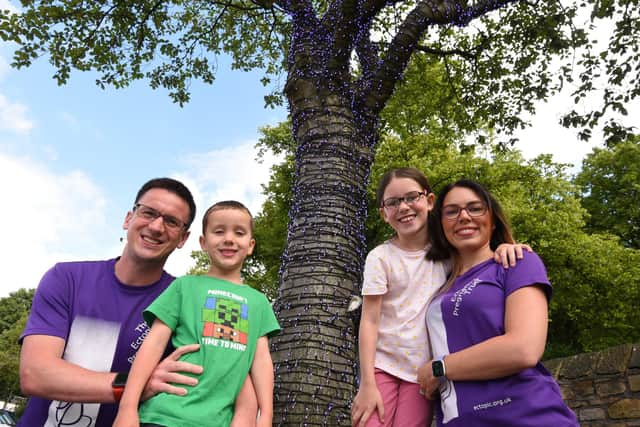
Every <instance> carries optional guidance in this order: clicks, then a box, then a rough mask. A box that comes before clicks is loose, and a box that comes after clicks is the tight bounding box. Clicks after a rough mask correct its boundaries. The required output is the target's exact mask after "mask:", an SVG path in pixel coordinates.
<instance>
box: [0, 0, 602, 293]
mask: <svg viewBox="0 0 640 427" xmlns="http://www.w3.org/2000/svg"><path fill="white" fill-rule="evenodd" d="M6 1H7V0H0V10H1V9H4V8H5V7H6V6H7V3H6ZM10 62H11V46H10V45H7V44H4V45H2V44H0V180H1V182H2V185H0V196H2V200H3V204H2V209H0V224H2V225H3V226H4V230H5V233H3V235H4V236H5V239H4V242H3V244H2V245H0V259H2V261H3V262H2V273H3V277H4V280H3V281H2V282H1V283H0V297H2V296H6V295H8V293H9V292H12V291H15V290H17V289H19V288H22V287H26V288H32V287H35V286H37V284H38V281H39V279H40V277H41V276H42V274H43V273H44V272H45V271H46V269H48V268H49V267H50V266H51V265H53V264H54V263H55V262H57V261H64V260H78V259H101V258H109V257H114V256H117V255H119V253H120V252H121V248H122V243H121V242H120V238H121V237H123V236H124V232H123V230H122V221H123V219H124V216H125V214H126V212H127V210H128V209H130V207H131V204H132V203H133V198H134V196H135V193H136V191H137V189H138V188H139V186H140V185H141V184H142V183H144V182H145V181H146V180H148V179H150V178H153V177H157V176H171V177H174V178H178V179H180V180H182V181H183V182H185V183H186V184H187V185H188V186H189V188H190V189H191V190H192V191H193V193H194V196H195V198H196V203H197V205H198V207H199V211H200V213H201V212H202V211H204V209H205V208H206V207H207V206H209V205H210V204H211V203H213V202H214V201H216V200H220V199H228V198H233V199H237V200H240V201H243V202H245V203H247V205H248V206H249V207H250V209H251V210H252V211H253V212H254V213H256V212H257V211H258V210H259V208H260V205H261V202H262V200H263V197H262V195H261V187H260V184H262V183H265V182H266V181H267V180H268V172H269V166H270V165H271V164H273V162H274V161H276V159H274V158H272V157H269V158H267V159H266V160H265V162H263V163H262V164H259V163H257V162H256V161H255V157H256V155H255V149H254V145H255V143H256V141H257V138H258V136H259V131H258V128H259V127H262V126H265V125H275V124H277V123H279V122H280V121H282V120H284V119H285V118H286V113H287V112H286V109H285V108H280V109H276V110H273V109H265V108H264V102H263V96H264V95H265V94H267V92H268V89H267V88H264V87H263V86H262V85H261V84H260V82H259V77H260V73H258V72H255V73H243V72H239V71H230V70H229V68H228V65H227V64H225V63H224V61H220V64H219V65H220V66H219V74H218V76H217V80H216V81H215V83H214V84H213V85H212V86H209V85H203V84H201V83H198V82H194V83H193V84H192V88H191V92H192V100H191V102H190V103H189V104H187V105H186V106H185V107H184V108H180V107H179V106H178V105H176V104H173V103H172V102H171V100H170V98H169V97H168V95H167V93H166V92H165V91H164V90H156V91H154V90H152V89H151V88H149V86H148V85H147V82H146V81H140V82H136V83H135V84H133V85H132V86H130V87H128V88H126V89H122V90H116V89H113V88H108V89H106V90H101V89H99V88H98V87H97V86H95V84H94V80H95V76H92V75H91V74H89V73H77V72H76V73H73V74H72V76H71V79H70V81H69V83H68V84H67V85H66V86H62V87H58V86H57V85H56V83H55V81H54V80H52V79H51V75H52V74H53V72H54V70H53V69H52V68H51V66H50V65H49V64H48V63H47V62H46V60H44V59H41V60H39V61H37V62H36V63H35V64H34V65H33V66H32V67H31V68H28V69H22V70H14V69H12V68H10V67H9V63H10ZM566 108H568V101H567V100H566V99H565V98H558V99H555V100H551V102H549V103H548V104H545V105H542V106H541V108H540V110H539V113H538V114H537V115H536V116H535V117H533V118H532V122H533V127H532V128H531V129H528V130H526V131H524V132H522V133H521V134H520V135H518V136H519V137H520V138H521V143H520V144H519V145H518V148H520V149H521V150H522V151H523V153H524V154H525V156H527V157H532V156H535V155H537V154H540V153H553V154H554V159H555V160H556V161H562V162H568V163H574V164H579V163H580V161H581V159H582V158H583V156H584V155H585V154H586V153H587V152H589V151H590V146H589V145H587V144H584V143H580V142H578V141H577V140H576V138H575V134H574V132H572V131H568V130H566V129H562V128H560V127H559V126H558V125H557V124H556V123H557V117H558V115H559V114H560V113H561V112H562V111H564V110H566ZM559 141H561V142H562V143H560V144H559V143H558V142H559ZM591 145H593V144H591ZM196 221H199V218H197V219H196ZM198 231H199V230H198V229H197V227H196V228H195V229H194V230H193V232H194V233H193V235H192V237H191V238H190V239H189V242H188V243H187V245H186V247H185V248H183V249H181V250H179V251H177V252H176V253H175V254H174V255H172V257H171V258H170V261H169V263H168V264H167V270H168V271H170V272H171V273H173V274H176V275H180V274H183V273H184V272H185V271H186V269H187V268H188V267H189V266H190V265H191V264H192V263H191V260H190V257H189V253H190V252H191V250H194V249H197V233H198Z"/></svg>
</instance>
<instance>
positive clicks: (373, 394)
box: [351, 384, 384, 427]
mask: <svg viewBox="0 0 640 427" xmlns="http://www.w3.org/2000/svg"><path fill="white" fill-rule="evenodd" d="M376 410H377V411H378V418H380V422H381V423H384V404H383V402H382V395H380V391H379V390H378V387H376V385H375V384H371V385H364V384H363V385H361V386H360V389H359V390H358V394H356V397H355V398H354V399H353V404H352V406H351V425H352V426H353V427H357V426H364V425H365V424H366V422H367V420H368V419H369V417H370V416H371V415H373V413H374V412H375V411H376Z"/></svg>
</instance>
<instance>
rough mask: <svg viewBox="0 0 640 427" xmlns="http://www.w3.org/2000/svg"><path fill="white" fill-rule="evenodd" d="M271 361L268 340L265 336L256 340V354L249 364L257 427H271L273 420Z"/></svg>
mask: <svg viewBox="0 0 640 427" xmlns="http://www.w3.org/2000/svg"><path fill="white" fill-rule="evenodd" d="M273 377H274V374H273V361H272V360H271V353H269V339H268V338H267V337H266V336H263V337H260V338H258V342H257V343H256V354H255V356H254V357H253V363H252V364H251V380H252V381H253V385H254V387H255V389H256V396H258V407H259V408H260V417H259V418H258V426H259V427H262V426H264V427H271V425H272V420H273Z"/></svg>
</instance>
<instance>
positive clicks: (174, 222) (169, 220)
mask: <svg viewBox="0 0 640 427" xmlns="http://www.w3.org/2000/svg"><path fill="white" fill-rule="evenodd" d="M133 211H134V212H135V213H136V214H137V215H138V216H139V217H140V218H142V219H144V220H145V221H149V222H152V221H155V220H156V219H158V218H160V217H162V221H163V222H164V225H165V226H166V227H167V228H170V229H172V230H180V229H185V230H186V229H187V223H185V222H183V221H181V220H179V219H178V218H176V217H175V216H173V215H165V214H163V213H161V212H158V211H157V210H155V209H153V208H152V207H150V206H147V205H143V204H142V203H136V204H135V205H134V206H133Z"/></svg>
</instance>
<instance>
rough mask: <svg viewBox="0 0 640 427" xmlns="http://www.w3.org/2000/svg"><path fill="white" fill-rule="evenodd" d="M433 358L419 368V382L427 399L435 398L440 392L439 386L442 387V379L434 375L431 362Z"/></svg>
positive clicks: (421, 391)
mask: <svg viewBox="0 0 640 427" xmlns="http://www.w3.org/2000/svg"><path fill="white" fill-rule="evenodd" d="M432 363H433V360H430V361H428V362H427V363H425V364H424V365H422V366H421V367H419V368H418V384H420V394H423V395H424V397H425V399H429V400H431V399H435V397H436V395H437V394H438V388H439V387H440V380H439V379H438V378H436V377H434V376H433V368H432V367H431V364H432Z"/></svg>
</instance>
